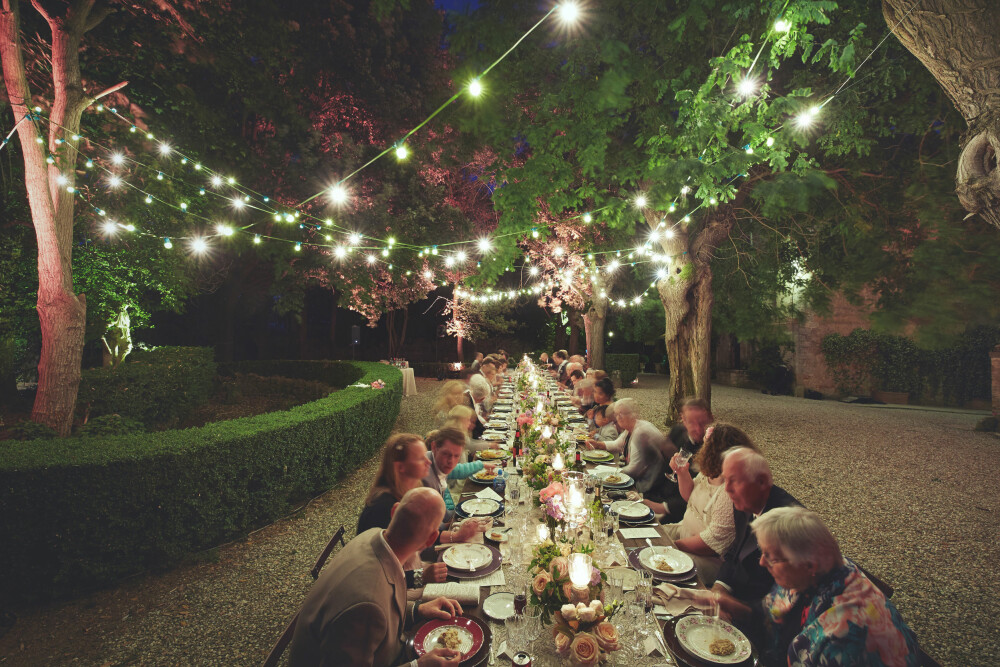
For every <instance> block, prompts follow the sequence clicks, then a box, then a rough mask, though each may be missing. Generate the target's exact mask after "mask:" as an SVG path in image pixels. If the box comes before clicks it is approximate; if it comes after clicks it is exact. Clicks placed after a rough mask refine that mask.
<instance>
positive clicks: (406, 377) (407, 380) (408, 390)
mask: <svg viewBox="0 0 1000 667" xmlns="http://www.w3.org/2000/svg"><path fill="white" fill-rule="evenodd" d="M400 370H402V371H403V396H414V395H415V394H416V393H417V379H416V377H415V376H414V375H413V369H412V368H402V369H400Z"/></svg>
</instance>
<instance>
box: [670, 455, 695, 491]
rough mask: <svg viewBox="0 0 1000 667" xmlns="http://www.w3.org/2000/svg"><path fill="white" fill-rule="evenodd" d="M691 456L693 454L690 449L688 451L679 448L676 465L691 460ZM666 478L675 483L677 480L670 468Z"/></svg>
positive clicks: (681, 464)
mask: <svg viewBox="0 0 1000 667" xmlns="http://www.w3.org/2000/svg"><path fill="white" fill-rule="evenodd" d="M692 456H694V454H693V453H692V452H690V451H688V450H686V449H681V450H680V451H678V452H677V465H678V466H683V465H684V464H685V463H687V462H688V461H690V460H691V457H692ZM667 479H669V480H670V481H671V482H674V483H676V482H677V473H676V472H674V471H673V470H671V471H670V474H669V475H667Z"/></svg>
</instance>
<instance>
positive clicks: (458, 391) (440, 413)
mask: <svg viewBox="0 0 1000 667" xmlns="http://www.w3.org/2000/svg"><path fill="white" fill-rule="evenodd" d="M465 390H466V385H465V383H464V382H462V381H460V380H448V381H447V382H445V383H444V386H443V387H441V394H440V395H439V396H438V400H437V402H436V403H435V404H434V426H435V428H441V425H442V424H444V422H445V420H446V419H448V411H449V410H451V409H452V408H453V407H455V406H456V405H461V404H462V403H464V402H465Z"/></svg>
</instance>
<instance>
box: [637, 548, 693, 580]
mask: <svg viewBox="0 0 1000 667" xmlns="http://www.w3.org/2000/svg"><path fill="white" fill-rule="evenodd" d="M639 562H640V563H642V565H643V567H645V568H646V569H649V570H653V571H654V572H663V573H664V574H684V573H685V572H690V571H691V568H693V567H694V561H693V560H691V557H690V556H688V555H687V554H686V553H684V552H683V551H681V550H680V549H674V548H673V547H653V548H652V549H650V548H649V547H646V548H645V549H643V550H642V551H640V552H639ZM657 563H666V564H667V565H669V566H670V567H672V568H673V569H672V570H663V569H660V568H658V567H656V565H657Z"/></svg>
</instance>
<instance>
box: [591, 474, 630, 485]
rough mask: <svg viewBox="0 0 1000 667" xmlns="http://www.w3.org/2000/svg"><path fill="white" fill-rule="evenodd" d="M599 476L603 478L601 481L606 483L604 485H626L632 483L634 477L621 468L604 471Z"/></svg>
mask: <svg viewBox="0 0 1000 667" xmlns="http://www.w3.org/2000/svg"><path fill="white" fill-rule="evenodd" d="M597 476H598V477H600V478H601V482H603V483H604V486H610V487H616V486H617V487H626V486H629V485H631V484H632V478H631V477H629V476H628V475H626V474H625V473H623V472H621V471H620V470H618V471H615V472H602V473H599V474H598V475H597Z"/></svg>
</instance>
